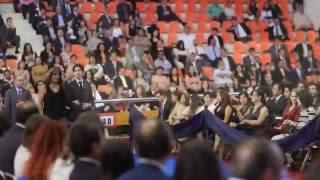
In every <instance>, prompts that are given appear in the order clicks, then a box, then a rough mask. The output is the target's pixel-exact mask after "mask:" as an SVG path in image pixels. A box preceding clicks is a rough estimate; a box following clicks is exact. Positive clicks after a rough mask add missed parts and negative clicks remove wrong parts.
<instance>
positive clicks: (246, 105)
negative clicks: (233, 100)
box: [237, 92, 252, 121]
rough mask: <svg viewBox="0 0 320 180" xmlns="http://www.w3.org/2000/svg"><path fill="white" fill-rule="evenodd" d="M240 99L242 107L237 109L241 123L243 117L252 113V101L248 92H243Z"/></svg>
mask: <svg viewBox="0 0 320 180" xmlns="http://www.w3.org/2000/svg"><path fill="white" fill-rule="evenodd" d="M239 97H240V98H239V103H240V105H239V106H238V107H237V118H238V120H239V121H241V120H242V119H243V117H244V116H245V115H247V114H248V113H249V112H250V110H251V108H252V104H251V101H250V97H249V95H248V94H247V93H246V92H241V93H240V94H239Z"/></svg>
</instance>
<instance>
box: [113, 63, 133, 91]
mask: <svg viewBox="0 0 320 180" xmlns="http://www.w3.org/2000/svg"><path fill="white" fill-rule="evenodd" d="M113 85H114V88H115V89H116V90H117V89H118V87H119V86H122V87H123V88H124V89H125V90H130V89H131V90H133V82H132V80H131V79H130V78H129V77H127V76H125V70H124V68H120V69H119V73H118V76H117V77H116V78H115V79H114V80H113Z"/></svg>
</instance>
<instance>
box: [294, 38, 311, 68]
mask: <svg viewBox="0 0 320 180" xmlns="http://www.w3.org/2000/svg"><path fill="white" fill-rule="evenodd" d="M310 49H311V50H312V46H311V44H310V43H309V41H308V36H306V37H305V38H304V41H303V42H301V43H298V44H297V45H296V47H295V48H294V49H293V50H292V52H295V53H297V55H298V58H299V59H298V60H299V61H302V60H303V58H306V57H308V50H310ZM301 64H303V63H301Z"/></svg>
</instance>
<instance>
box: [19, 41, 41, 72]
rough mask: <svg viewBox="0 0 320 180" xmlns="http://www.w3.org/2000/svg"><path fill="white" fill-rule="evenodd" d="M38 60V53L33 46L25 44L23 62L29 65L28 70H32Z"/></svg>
mask: <svg viewBox="0 0 320 180" xmlns="http://www.w3.org/2000/svg"><path fill="white" fill-rule="evenodd" d="M36 58H37V53H36V52H34V51H33V49H32V46H31V44H30V43H25V44H24V46H23V52H22V56H21V60H22V61H24V62H25V63H26V64H27V66H28V68H31V67H32V66H33V65H35V61H36Z"/></svg>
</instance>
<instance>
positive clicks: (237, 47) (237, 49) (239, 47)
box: [233, 42, 247, 54]
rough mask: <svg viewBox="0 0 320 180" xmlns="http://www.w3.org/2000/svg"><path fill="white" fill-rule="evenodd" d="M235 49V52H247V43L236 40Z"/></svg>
mask: <svg viewBox="0 0 320 180" xmlns="http://www.w3.org/2000/svg"><path fill="white" fill-rule="evenodd" d="M233 51H234V52H235V53H239V54H244V53H246V52H247V48H246V47H245V44H244V43H243V42H235V43H234V48H233Z"/></svg>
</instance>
